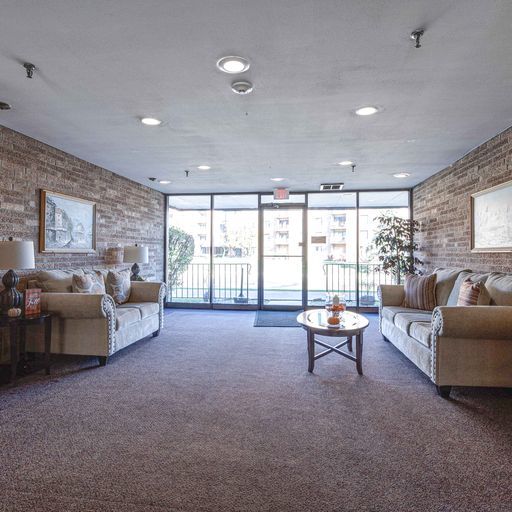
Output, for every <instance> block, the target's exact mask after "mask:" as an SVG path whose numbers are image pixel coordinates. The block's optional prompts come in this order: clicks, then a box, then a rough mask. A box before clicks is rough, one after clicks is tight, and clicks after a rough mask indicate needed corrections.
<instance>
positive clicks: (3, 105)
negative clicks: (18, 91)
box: [0, 101, 11, 110]
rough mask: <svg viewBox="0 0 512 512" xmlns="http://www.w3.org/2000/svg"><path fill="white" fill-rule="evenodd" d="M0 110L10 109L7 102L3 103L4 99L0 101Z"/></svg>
mask: <svg viewBox="0 0 512 512" xmlns="http://www.w3.org/2000/svg"><path fill="white" fill-rule="evenodd" d="M0 110H11V105H9V103H5V102H4V101H0Z"/></svg>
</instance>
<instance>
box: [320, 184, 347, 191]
mask: <svg viewBox="0 0 512 512" xmlns="http://www.w3.org/2000/svg"><path fill="white" fill-rule="evenodd" d="M342 188H343V183H322V184H321V185H320V190H341V189H342Z"/></svg>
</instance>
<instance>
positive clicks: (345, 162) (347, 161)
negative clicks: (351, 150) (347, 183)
mask: <svg viewBox="0 0 512 512" xmlns="http://www.w3.org/2000/svg"><path fill="white" fill-rule="evenodd" d="M353 163H354V162H352V160H342V161H341V162H338V165H343V167H345V166H347V165H352V164H353Z"/></svg>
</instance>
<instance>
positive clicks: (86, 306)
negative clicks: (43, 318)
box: [41, 293, 116, 321]
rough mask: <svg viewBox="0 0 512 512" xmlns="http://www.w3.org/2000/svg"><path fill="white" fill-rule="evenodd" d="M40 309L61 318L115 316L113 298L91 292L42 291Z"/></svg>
mask: <svg viewBox="0 0 512 512" xmlns="http://www.w3.org/2000/svg"><path fill="white" fill-rule="evenodd" d="M41 309H42V310H43V311H47V312H49V313H54V314H56V315H59V316H60V317H61V318H107V319H109V320H111V319H112V318H113V319H114V321H115V317H116V306H115V303H114V299H112V297H111V296H110V295H101V294H92V293H42V294H41Z"/></svg>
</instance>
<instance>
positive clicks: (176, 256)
mask: <svg viewBox="0 0 512 512" xmlns="http://www.w3.org/2000/svg"><path fill="white" fill-rule="evenodd" d="M194 248H195V243H194V237H193V236H192V235H190V234H188V233H187V232H185V231H183V230H182V229H179V228H176V227H173V226H171V227H170V228H169V243H168V249H169V250H168V253H167V254H168V269H169V276H168V284H169V286H170V287H173V286H176V285H178V284H180V278H181V275H182V274H183V271H184V270H185V269H186V268H187V265H188V264H189V263H190V262H191V261H192V258H193V257H194Z"/></svg>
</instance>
